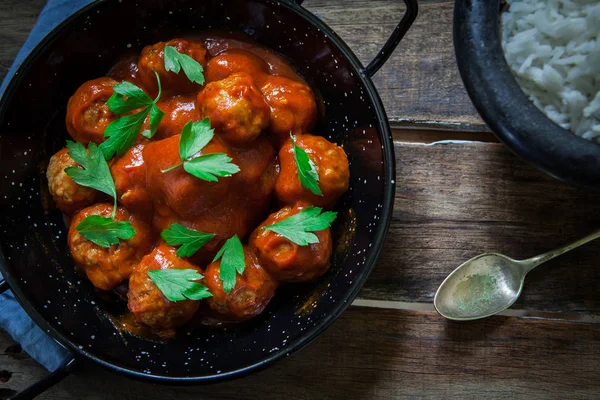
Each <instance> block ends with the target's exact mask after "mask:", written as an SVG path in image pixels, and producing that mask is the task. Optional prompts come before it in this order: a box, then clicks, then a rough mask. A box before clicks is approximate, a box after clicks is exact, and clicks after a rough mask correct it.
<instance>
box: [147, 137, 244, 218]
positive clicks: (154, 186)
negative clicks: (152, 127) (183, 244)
mask: <svg viewBox="0 0 600 400" xmlns="http://www.w3.org/2000/svg"><path fill="white" fill-rule="evenodd" d="M180 137H181V135H176V136H171V137H169V138H167V139H163V140H159V141H157V142H151V143H149V144H148V145H147V146H146V148H145V149H144V152H143V157H144V161H145V162H146V165H147V167H146V168H147V169H146V173H147V175H146V182H147V186H148V192H149V193H150V196H151V197H152V199H153V200H154V203H155V206H156V207H157V211H158V210H159V209H161V208H164V207H167V208H169V209H171V210H173V211H174V212H175V213H177V215H178V216H179V217H181V218H182V219H184V220H190V219H191V220H193V219H195V218H197V217H199V216H201V215H202V213H203V212H205V211H207V210H209V209H210V208H211V207H213V206H215V205H216V204H218V203H219V202H221V201H222V200H223V197H225V196H226V195H227V193H228V192H229V189H230V185H231V180H232V178H231V177H225V178H219V179H218V181H217V182H209V181H205V180H202V179H199V178H196V177H195V176H193V175H191V174H189V173H187V172H186V171H185V170H184V169H183V167H179V168H176V169H174V170H172V171H169V172H166V173H164V172H162V171H163V170H166V169H168V168H170V167H172V166H174V165H177V164H179V163H181V158H180V155H179V139H180ZM211 153H226V154H227V155H229V156H230V157H231V158H233V159H234V161H232V162H233V163H235V164H237V162H236V161H235V155H234V154H233V151H232V150H231V149H230V148H229V147H227V145H225V144H224V143H223V142H221V140H220V139H219V138H217V137H215V138H213V139H212V140H211V141H210V143H208V144H207V145H206V147H204V149H202V154H211Z"/></svg>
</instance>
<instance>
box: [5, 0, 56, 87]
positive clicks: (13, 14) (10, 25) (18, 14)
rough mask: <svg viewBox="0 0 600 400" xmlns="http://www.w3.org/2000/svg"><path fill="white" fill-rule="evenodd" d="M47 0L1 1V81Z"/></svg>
mask: <svg viewBox="0 0 600 400" xmlns="http://www.w3.org/2000/svg"><path fill="white" fill-rule="evenodd" d="M44 4H46V0H27V1H22V0H2V1H0V16H1V20H2V24H1V25H0V81H1V80H2V79H4V76H5V75H6V72H8V69H9V68H10V66H11V65H12V62H13V60H14V58H15V57H16V55H17V53H18V52H19V49H20V48H21V46H22V45H23V43H24V42H25V39H27V36H29V32H30V31H31V28H33V26H34V25H35V21H36V20H37V17H38V15H39V13H40V11H42V8H43V7H44Z"/></svg>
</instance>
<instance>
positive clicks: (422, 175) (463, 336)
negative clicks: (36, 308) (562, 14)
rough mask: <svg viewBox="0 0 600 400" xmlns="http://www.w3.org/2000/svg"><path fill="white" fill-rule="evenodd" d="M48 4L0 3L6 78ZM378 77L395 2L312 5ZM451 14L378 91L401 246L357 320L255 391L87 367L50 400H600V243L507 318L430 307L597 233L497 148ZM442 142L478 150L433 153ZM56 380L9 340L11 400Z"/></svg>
mask: <svg viewBox="0 0 600 400" xmlns="http://www.w3.org/2000/svg"><path fill="white" fill-rule="evenodd" d="M43 3H44V0H30V1H27V2H21V1H20V0H2V2H0V22H1V24H0V75H4V73H5V72H6V69H7V68H8V66H9V65H10V64H11V62H12V59H13V57H14V56H15V54H16V52H17V50H18V48H19V47H20V46H21V44H22V42H23V41H24V40H25V38H26V36H27V33H28V31H29V29H30V28H31V26H32V25H33V24H34V23H35V19H36V17H37V14H38V13H39V10H40V9H41V7H42V6H43ZM305 5H306V7H307V8H308V9H310V10H311V11H313V12H315V13H316V14H318V15H319V16H321V17H322V18H323V19H324V20H325V21H326V22H327V23H328V24H330V26H332V27H333V28H334V29H335V30H336V31H337V32H338V33H339V34H340V35H341V36H342V38H344V39H345V40H346V41H347V42H348V43H349V45H350V47H351V48H352V49H354V50H355V52H356V54H357V55H358V56H359V57H360V59H361V60H362V61H363V63H365V64H366V62H368V61H369V60H370V59H371V58H372V57H373V55H374V54H375V53H376V51H377V49H378V48H379V47H380V46H381V44H382V43H383V42H384V40H385V38H386V37H387V35H388V34H389V33H390V32H391V31H392V29H393V27H394V26H395V25H396V23H397V21H398V19H399V17H400V13H401V10H402V6H401V5H400V4H399V2H398V1H397V0H337V1H331V0H307V1H306V3H305ZM452 8H453V2H452V1H450V0H421V1H420V14H419V18H418V19H417V22H416V24H415V25H414V26H413V28H412V30H411V31H410V32H409V34H408V35H407V37H406V38H405V40H404V41H403V42H402V43H401V45H400V46H399V48H398V49H397V50H396V52H395V53H394V55H393V56H392V58H391V59H390V61H389V62H388V63H387V64H386V65H385V66H384V68H383V69H382V70H381V71H380V72H379V73H378V74H377V76H376V77H375V79H374V80H375V84H376V86H377V87H378V90H379V93H380V95H381V97H382V99H383V101H384V103H385V106H386V109H387V112H388V115H389V117H390V120H391V123H392V125H393V127H394V128H395V129H394V135H395V138H396V143H395V146H396V158H397V163H398V172H397V193H396V204H395V210H394V216H393V220H392V225H391V230H390V233H389V235H388V239H387V242H386V245H385V248H384V251H383V253H382V257H381V260H380V261H379V263H378V264H377V266H376V268H375V270H374V271H373V273H372V275H371V277H370V278H369V280H368V282H367V284H366V285H365V287H364V289H363V290H362V292H361V293H360V295H359V298H358V299H357V300H356V301H355V303H354V304H353V306H352V307H351V308H350V309H349V310H348V311H347V312H346V313H345V314H344V315H343V316H342V317H341V318H340V319H339V321H337V322H336V323H335V324H334V325H333V326H332V327H331V328H330V329H329V330H328V331H327V332H326V333H325V334H323V335H322V336H321V337H320V338H319V339H318V340H317V341H316V342H315V343H313V344H311V345H310V346H308V347H307V348H306V349H304V350H302V351H300V352H299V353H296V354H294V355H293V356H291V357H289V358H288V359H286V360H283V361H281V362H279V363H277V364H276V365H274V366H273V367H272V368H269V369H268V370H266V371H263V372H260V373H258V374H256V375H254V376H252V377H248V378H243V379H240V380H236V381H233V382H227V383H221V384H216V385H211V386H203V387H188V388H173V387H163V386H152V385H149V384H144V383H139V382H134V381H131V380H128V379H126V378H123V377H121V376H118V375H115V374H113V373H111V372H108V371H105V370H104V369H101V368H99V367H97V366H95V365H91V364H85V365H84V367H83V368H81V370H79V371H76V372H75V373H74V374H73V375H72V376H69V377H68V378H67V379H66V380H65V381H63V382H61V383H60V384H58V385H57V386H56V387H54V388H52V389H51V390H49V391H48V392H47V393H45V394H44V395H43V396H41V398H42V399H58V398H75V399H114V398H122V399H140V400H142V399H143V400H147V399H165V398H179V399H188V398H189V399H198V398H202V399H204V398H219V399H244V398H250V397H252V398H259V399H277V398H283V397H284V396H285V397H286V398H293V399H296V398H300V399H310V398H319V399H324V398H361V399H383V398H409V399H413V398H439V399H481V398H506V399H519V398H523V399H525V398H527V399H538V398H540V399H541V398H556V399H565V398H569V399H571V398H580V399H587V398H589V399H593V398H598V396H599V394H598V391H599V390H600V380H599V379H598V375H597V373H598V370H599V367H600V325H598V321H599V320H600V319H599V315H600V290H598V289H597V286H598V285H599V284H600V268H598V267H599V266H598V260H599V259H600V242H596V243H592V244H589V245H587V246H586V247H584V248H581V249H579V250H576V251H574V252H573V253H570V254H568V255H565V256H563V257H562V258H559V259H556V260H554V261H552V262H550V263H548V264H547V266H545V267H544V268H540V269H539V270H536V271H534V272H532V273H531V275H530V277H529V279H528V281H527V284H526V286H525V290H524V292H523V296H522V297H521V299H520V300H519V301H518V302H517V304H516V305H515V306H514V307H512V309H511V310H508V311H507V312H505V313H504V314H503V315H502V316H496V317H493V318H489V319H487V320H484V321H478V322H472V323H452V322H448V321H446V320H444V319H443V318H441V317H439V316H438V315H437V314H436V313H435V312H434V311H433V307H432V304H431V302H432V298H433V294H434V292H435V290H436V288H437V286H438V285H439V283H440V282H441V281H442V280H443V278H444V277H445V276H446V275H447V274H448V273H449V272H450V271H451V270H452V269H454V268H455V267H456V266H457V265H459V264H460V263H461V262H462V261H464V260H466V259H468V258H470V257H472V256H474V255H476V254H479V253H481V252H484V251H499V252H503V253H506V254H508V255H511V256H514V257H528V256H532V255H535V254H537V253H540V252H543V251H545V250H548V249H551V248H553V247H555V246H558V245H560V244H562V243H564V242H566V241H570V240H572V239H576V238H578V237H580V236H582V235H584V234H586V233H589V232H591V231H593V230H595V229H597V228H598V226H600V195H599V194H590V193H586V192H583V191H579V190H576V189H573V188H571V187H568V186H566V185H564V184H562V183H559V182H556V181H554V180H552V179H551V178H549V177H547V176H546V175H544V174H542V173H540V172H538V171H537V170H535V169H534V168H532V167H531V166H529V165H527V164H525V163H524V162H522V161H520V160H519V159H518V158H517V157H515V156H514V155H513V154H511V153H510V152H509V151H507V150H506V149H505V148H504V146H503V145H501V144H499V143H497V141H496V140H495V138H494V136H493V135H491V134H490V133H489V131H487V128H486V127H485V125H484V124H483V122H482V121H481V119H480V117H479V116H478V115H477V113H476V112H475V110H474V108H473V106H472V105H471V103H470V101H469V98H468V97H467V94H466V92H465V91H464V88H463V84H462V82H461V80H460V78H459V76H458V71H457V69H456V65H455V60H454V53H453V50H452V34H451V32H452ZM442 139H455V140H456V139H461V140H467V142H460V143H453V144H435V143H433V142H436V141H439V140H442ZM45 373H46V371H45V370H44V369H43V368H42V367H40V366H39V365H37V364H36V362H35V361H33V360H32V359H30V358H29V357H28V356H27V355H26V354H24V353H23V352H21V351H20V349H19V347H18V345H16V344H14V343H13V342H12V341H11V339H10V338H9V337H8V336H7V335H6V334H5V333H1V332H0V398H5V397H7V395H9V394H10V393H13V390H19V389H21V388H23V387H25V386H26V385H28V384H29V383H31V382H33V381H34V380H37V379H38V378H40V377H41V376H42V375H44V374H45Z"/></svg>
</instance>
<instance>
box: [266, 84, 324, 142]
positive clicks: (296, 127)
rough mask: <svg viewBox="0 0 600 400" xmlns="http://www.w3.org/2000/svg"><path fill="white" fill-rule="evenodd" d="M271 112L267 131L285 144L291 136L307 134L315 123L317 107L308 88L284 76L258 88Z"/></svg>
mask: <svg viewBox="0 0 600 400" xmlns="http://www.w3.org/2000/svg"><path fill="white" fill-rule="evenodd" d="M260 90H261V92H262V94H263V95H264V97H265V101H266V102H267V104H268V105H269V107H270V108H271V125H270V126H269V131H270V132H271V134H273V135H274V136H275V137H276V138H279V139H281V140H285V138H286V137H288V136H289V135H290V132H292V133H305V132H310V131H311V129H312V128H313V127H314V125H315V123H316V122H317V103H316V102H315V96H314V94H313V92H312V90H311V89H310V87H308V85H306V84H304V83H302V82H298V81H293V80H291V79H289V78H285V77H283V76H269V77H268V78H267V79H266V80H265V81H264V83H263V85H262V86H261V89H260Z"/></svg>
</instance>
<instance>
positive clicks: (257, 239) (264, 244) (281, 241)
mask: <svg viewBox="0 0 600 400" xmlns="http://www.w3.org/2000/svg"><path fill="white" fill-rule="evenodd" d="M305 207H306V204H304V203H298V204H296V205H294V206H293V207H292V206H287V207H284V208H282V209H281V210H279V211H278V212H276V213H274V214H271V215H269V217H268V218H267V219H266V220H265V222H263V223H262V224H261V225H260V226H258V227H257V228H256V230H255V231H254V232H252V235H251V236H250V241H249V246H250V247H252V248H253V249H255V251H256V255H257V256H258V258H259V260H260V261H261V263H262V265H263V266H264V267H265V269H266V270H267V271H268V272H269V273H270V274H271V276H272V277H273V278H275V279H277V280H279V281H283V282H306V281H312V280H315V279H316V278H318V277H320V276H321V275H323V274H324V273H325V272H327V270H328V269H329V266H330V263H331V252H332V244H331V233H330V231H329V228H327V229H325V230H322V231H318V232H313V233H314V234H315V235H316V236H317V238H319V242H318V243H314V244H309V245H307V246H299V245H297V244H296V243H294V242H292V241H290V240H289V239H286V238H285V237H283V236H281V235H280V234H278V233H275V232H273V231H269V230H266V229H262V228H263V227H264V226H269V225H273V224H275V223H277V222H279V221H281V220H283V219H285V218H287V217H289V216H291V215H294V214H298V213H299V212H300V211H302V210H303V209H304V208H305Z"/></svg>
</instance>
